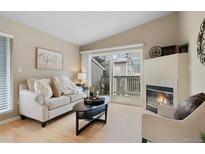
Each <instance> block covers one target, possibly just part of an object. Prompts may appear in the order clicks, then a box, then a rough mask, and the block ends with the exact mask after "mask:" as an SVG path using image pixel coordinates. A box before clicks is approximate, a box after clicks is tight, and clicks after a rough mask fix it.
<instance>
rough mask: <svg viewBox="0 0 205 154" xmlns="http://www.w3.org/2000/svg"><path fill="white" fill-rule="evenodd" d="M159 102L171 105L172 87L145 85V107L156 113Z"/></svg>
mask: <svg viewBox="0 0 205 154" xmlns="http://www.w3.org/2000/svg"><path fill="white" fill-rule="evenodd" d="M160 104H166V105H172V106H173V88H171V87H164V86H156V85H146V109H147V110H150V111H152V112H154V113H157V112H158V105H160Z"/></svg>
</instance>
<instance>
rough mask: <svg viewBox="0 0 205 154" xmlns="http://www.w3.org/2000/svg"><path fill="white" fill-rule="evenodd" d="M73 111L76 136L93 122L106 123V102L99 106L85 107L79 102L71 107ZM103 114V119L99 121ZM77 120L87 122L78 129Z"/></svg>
mask: <svg viewBox="0 0 205 154" xmlns="http://www.w3.org/2000/svg"><path fill="white" fill-rule="evenodd" d="M73 110H74V111H75V112H76V135H79V134H80V133H81V132H82V131H83V130H85V129H86V128H87V127H88V126H90V125H91V124H92V123H93V122H96V121H100V122H103V123H106V122H107V110H108V102H106V101H104V103H103V104H100V105H86V104H85V103H84V102H80V103H77V104H76V105H74V106H73ZM103 114H104V115H105V118H104V119H100V117H101V116H102V115H103ZM79 120H87V121H89V122H88V123H87V124H86V125H84V126H83V127H81V128H79Z"/></svg>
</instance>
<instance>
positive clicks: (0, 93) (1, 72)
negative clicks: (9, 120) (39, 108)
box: [0, 32, 13, 113]
mask: <svg viewBox="0 0 205 154" xmlns="http://www.w3.org/2000/svg"><path fill="white" fill-rule="evenodd" d="M11 41H12V38H11V37H10V36H8V35H7V34H4V33H1V32H0V113H5V112H9V111H11V110H12V109H13V103H12V102H13V100H12V95H13V94H12V93H13V92H12V89H13V88H12V87H13V86H12V55H11V54H12V51H11Z"/></svg>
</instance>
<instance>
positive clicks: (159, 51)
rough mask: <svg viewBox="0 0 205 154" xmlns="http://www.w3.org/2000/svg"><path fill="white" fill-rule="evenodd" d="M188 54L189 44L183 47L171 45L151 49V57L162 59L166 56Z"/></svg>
mask: <svg viewBox="0 0 205 154" xmlns="http://www.w3.org/2000/svg"><path fill="white" fill-rule="evenodd" d="M186 52H188V44H183V45H170V46H164V47H160V46H154V47H152V48H151V49H150V52H149V54H150V57H152V58H155V57H160V56H166V55H171V54H176V53H186Z"/></svg>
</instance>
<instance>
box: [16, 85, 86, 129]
mask: <svg viewBox="0 0 205 154" xmlns="http://www.w3.org/2000/svg"><path fill="white" fill-rule="evenodd" d="M85 97H86V95H85V94H84V93H83V91H81V92H79V93H78V94H75V95H66V96H63V95H62V96H60V97H52V98H50V99H48V100H47V101H46V102H45V101H43V99H39V95H38V94H36V93H35V92H34V91H31V90H28V86H27V84H26V83H21V84H20V85H19V111H20V115H21V118H22V119H25V117H29V118H32V119H35V120H38V121H40V122H41V126H42V127H45V126H46V122H47V121H49V120H51V119H53V118H55V117H57V116H59V115H62V114H64V113H66V112H69V111H72V108H73V106H74V105H75V104H76V103H78V102H80V101H83V99H84V98H85Z"/></svg>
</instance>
